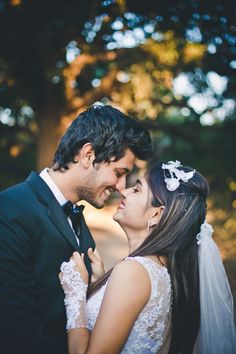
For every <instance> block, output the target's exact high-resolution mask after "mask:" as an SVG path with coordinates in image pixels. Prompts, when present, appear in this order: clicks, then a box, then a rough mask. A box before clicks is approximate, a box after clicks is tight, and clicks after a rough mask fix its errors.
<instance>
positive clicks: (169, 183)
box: [161, 160, 195, 192]
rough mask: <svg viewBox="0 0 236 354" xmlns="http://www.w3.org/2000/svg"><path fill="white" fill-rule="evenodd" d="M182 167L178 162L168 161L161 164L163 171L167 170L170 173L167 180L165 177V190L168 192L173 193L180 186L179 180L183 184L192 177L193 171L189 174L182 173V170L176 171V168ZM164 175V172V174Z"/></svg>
mask: <svg viewBox="0 0 236 354" xmlns="http://www.w3.org/2000/svg"><path fill="white" fill-rule="evenodd" d="M180 166H182V165H181V164H180V161H177V160H176V161H169V162H168V163H166V164H165V163H163V164H162V166H161V167H162V169H163V170H168V171H169V173H170V176H171V177H169V178H167V177H166V176H165V183H166V188H167V189H168V191H170V192H174V191H175V190H176V189H177V188H178V187H179V185H180V182H179V181H180V180H181V181H183V182H188V180H189V179H190V178H192V177H193V175H194V173H195V170H193V171H190V172H184V170H178V167H180ZM164 174H165V172H164Z"/></svg>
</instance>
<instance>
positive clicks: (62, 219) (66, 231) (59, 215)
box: [48, 199, 79, 250]
mask: <svg viewBox="0 0 236 354" xmlns="http://www.w3.org/2000/svg"><path fill="white" fill-rule="evenodd" d="M48 216H49V218H50V219H51V221H52V222H53V224H54V225H55V226H56V228H57V229H58V231H59V232H60V233H61V234H62V236H63V237H65V238H66V239H67V241H69V242H70V244H71V245H72V246H73V247H74V248H75V250H78V249H79V247H78V243H77V241H76V238H75V235H74V232H73V231H72V229H71V227H70V225H69V223H68V220H67V218H66V215H65V213H64V211H63V209H62V207H61V206H60V204H59V203H58V202H57V200H56V199H55V200H52V201H51V203H50V205H49V206H48Z"/></svg>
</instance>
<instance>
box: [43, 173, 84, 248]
mask: <svg viewBox="0 0 236 354" xmlns="http://www.w3.org/2000/svg"><path fill="white" fill-rule="evenodd" d="M48 171H49V168H48V167H46V168H45V169H44V170H43V171H42V172H41V173H40V174H39V176H40V177H41V178H42V179H43V180H44V182H45V183H46V184H47V185H48V187H49V188H50V190H51V191H52V193H53V195H54V197H55V198H56V200H57V201H58V203H59V204H60V205H61V206H62V205H63V204H65V203H66V202H67V200H66V198H65V197H64V195H63V194H62V192H61V191H60V190H59V188H58V187H57V185H56V183H55V182H54V181H53V179H52V178H51V177H50V176H49V174H48ZM67 220H68V222H69V224H70V227H71V229H72V230H73V232H74V234H75V238H76V241H77V243H78V245H79V239H78V235H76V233H75V231H74V229H73V226H72V222H71V219H70V217H68V218H67Z"/></svg>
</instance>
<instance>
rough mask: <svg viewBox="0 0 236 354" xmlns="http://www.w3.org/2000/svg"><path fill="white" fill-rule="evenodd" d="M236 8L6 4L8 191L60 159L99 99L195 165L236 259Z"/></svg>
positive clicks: (23, 0) (3, 73)
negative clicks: (69, 133) (61, 142)
mask: <svg viewBox="0 0 236 354" xmlns="http://www.w3.org/2000/svg"><path fill="white" fill-rule="evenodd" d="M235 73H236V6H235V5H232V4H230V3H228V2H227V1H220V0H215V1H214V3H212V2H211V1H200V0H188V1H187V0H179V1H170V0H145V1H135V0H126V1H125V0H104V1H103V0H100V1H94V0H90V1H86V0H66V1H65V0H47V1H45V0H1V1H0V163H1V176H0V188H1V189H2V188H5V187H7V186H8V185H11V184H13V183H15V182H18V181H20V180H22V179H23V178H24V177H25V176H26V175H27V174H28V172H29V170H31V169H36V170H40V169H42V168H43V167H45V166H48V165H50V164H51V160H52V157H53V152H54V151H55V148H56V145H57V143H58V139H59V137H60V136H61V134H62V133H63V132H64V130H65V129H66V128H67V127H68V125H69V124H70V122H71V121H72V119H73V118H75V117H76V115H77V114H78V113H79V112H81V111H83V110H84V109H86V108H87V107H88V106H89V105H91V104H93V103H94V102H95V101H98V100H99V101H102V102H103V103H105V104H111V105H113V106H115V107H118V108H119V109H121V110H123V111H124V112H125V113H127V114H129V115H132V116H134V117H136V118H137V119H140V120H142V121H143V123H144V124H145V125H146V126H147V127H148V128H149V129H150V130H151V133H152V137H153V142H154V147H155V154H156V158H157V159H161V160H170V159H171V160H175V159H179V160H181V161H182V162H183V163H184V164H187V165H190V166H194V167H196V168H197V169H198V170H199V171H200V172H202V173H203V174H204V175H205V176H206V177H207V179H208V181H209V183H210V186H211V195H210V200H209V211H210V213H209V215H210V218H211V219H212V221H213V223H214V226H215V227H216V230H217V232H216V234H217V237H218V241H219V243H221V242H223V243H224V249H222V252H223V255H224V254H225V257H226V258H227V257H231V258H232V257H235V255H236V250H235V249H236V219H235V210H236V139H235V133H236V114H235V113H236V75H235Z"/></svg>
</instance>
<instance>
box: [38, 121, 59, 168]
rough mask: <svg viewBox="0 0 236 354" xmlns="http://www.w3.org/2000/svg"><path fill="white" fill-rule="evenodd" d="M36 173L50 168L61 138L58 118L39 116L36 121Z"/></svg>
mask: <svg viewBox="0 0 236 354" xmlns="http://www.w3.org/2000/svg"><path fill="white" fill-rule="evenodd" d="M38 128H39V132H38V141H37V159H36V161H37V162H36V164H37V166H36V168H37V171H41V170H42V169H43V168H45V167H51V166H52V163H53V157H54V153H55V151H56V148H57V145H58V142H59V140H60V137H61V131H60V116H59V115H58V116H56V117H55V116H54V117H52V116H49V117H45V116H40V120H38Z"/></svg>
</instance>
